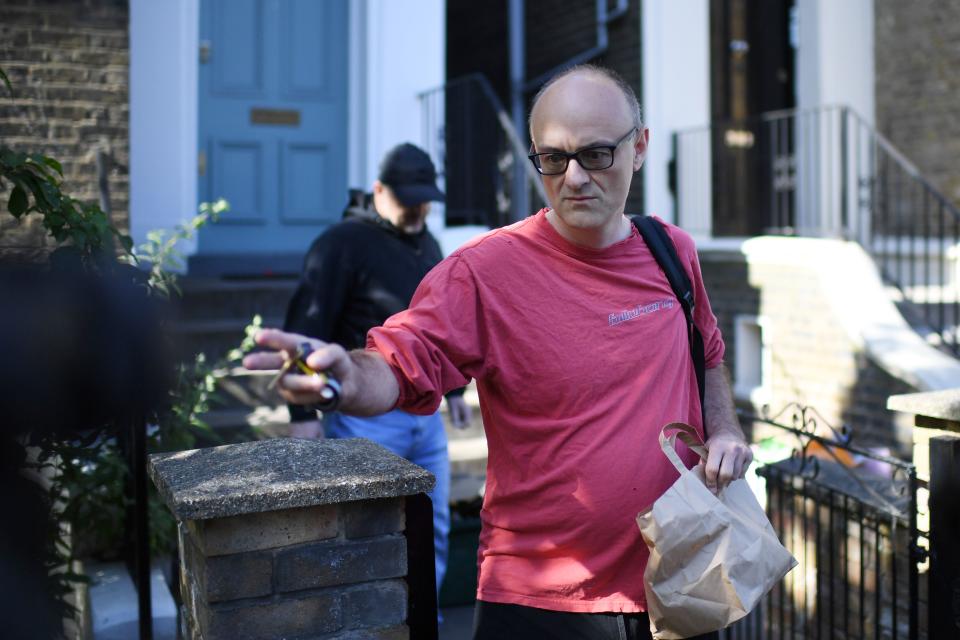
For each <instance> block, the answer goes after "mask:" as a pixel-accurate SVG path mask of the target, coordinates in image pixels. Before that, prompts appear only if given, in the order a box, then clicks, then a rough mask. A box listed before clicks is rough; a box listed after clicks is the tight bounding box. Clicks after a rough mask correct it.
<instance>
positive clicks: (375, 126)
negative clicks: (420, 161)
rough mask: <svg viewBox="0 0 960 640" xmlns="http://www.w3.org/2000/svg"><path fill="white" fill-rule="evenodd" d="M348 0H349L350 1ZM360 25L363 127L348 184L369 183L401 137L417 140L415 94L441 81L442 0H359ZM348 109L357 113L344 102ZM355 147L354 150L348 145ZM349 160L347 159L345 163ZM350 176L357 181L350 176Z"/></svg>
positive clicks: (443, 42)
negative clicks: (362, 17) (362, 18)
mask: <svg viewBox="0 0 960 640" xmlns="http://www.w3.org/2000/svg"><path fill="white" fill-rule="evenodd" d="M352 4H354V3H353V2H351V5H352ZM357 4H362V5H365V6H364V7H362V9H357V10H354V9H352V11H357V12H358V13H360V12H361V11H362V12H363V13H365V18H366V30H365V32H364V33H363V36H364V38H365V40H366V46H365V51H364V54H365V58H366V59H365V60H364V61H363V62H364V63H365V70H364V72H363V75H364V76H365V78H362V79H361V78H359V77H357V76H354V77H357V80H358V81H360V80H362V82H363V85H364V90H363V93H364V94H365V95H364V96H363V97H362V98H361V96H359V95H358V96H357V98H358V99H365V105H364V111H365V114H360V115H362V116H365V120H366V127H365V140H363V144H364V147H363V149H362V153H363V154H364V156H365V157H363V158H362V159H361V160H362V161H361V163H360V166H362V173H361V174H360V175H351V176H350V178H351V186H356V187H362V186H363V187H369V185H370V184H371V183H372V182H373V180H375V179H376V177H377V169H378V166H379V163H380V158H381V157H382V156H383V154H384V153H385V152H386V151H387V150H389V149H390V148H391V147H393V146H394V145H396V144H399V143H401V142H413V143H414V144H419V143H420V140H421V137H422V136H421V130H420V126H421V125H420V103H419V101H418V100H417V94H418V93H420V92H422V91H426V90H428V89H433V88H435V87H438V86H440V85H442V84H443V83H444V79H445V75H446V3H445V2H444V0H363V1H362V2H360V3H357ZM350 112H351V114H354V113H359V112H357V111H356V110H355V109H354V105H351V107H350ZM353 152H355V153H361V151H360V150H354V151H353ZM351 164H352V163H351ZM355 181H359V182H356V183H355Z"/></svg>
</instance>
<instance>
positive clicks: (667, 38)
mask: <svg viewBox="0 0 960 640" xmlns="http://www.w3.org/2000/svg"><path fill="white" fill-rule="evenodd" d="M642 25H643V34H642V42H643V74H642V75H643V96H642V102H643V119H644V122H645V123H646V125H647V126H648V127H649V128H650V148H649V150H648V152H647V160H646V165H645V169H644V180H645V206H646V211H645V212H637V213H655V214H657V215H659V216H661V217H662V218H664V219H666V220H671V221H672V220H673V198H672V196H671V195H670V190H669V187H668V185H667V166H668V163H669V162H670V156H671V142H670V138H671V133H672V132H674V131H676V130H679V129H688V128H691V127H703V126H706V125H708V124H709V123H710V6H709V0H670V1H669V2H664V0H644V1H643V19H642ZM707 157H709V155H708V156H707ZM702 179H704V180H706V181H709V173H707V174H706V176H705V178H702ZM703 187H704V189H705V193H709V192H710V188H709V184H705V185H703ZM703 206H704V205H703V204H702V203H701V205H700V208H702V207H703ZM705 206H706V207H707V208H706V210H705V211H702V212H701V215H705V216H706V220H709V219H710V210H709V206H710V200H709V198H707V199H706V204H705Z"/></svg>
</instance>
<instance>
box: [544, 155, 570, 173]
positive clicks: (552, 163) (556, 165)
mask: <svg viewBox="0 0 960 640" xmlns="http://www.w3.org/2000/svg"><path fill="white" fill-rule="evenodd" d="M537 157H538V158H540V171H541V172H543V173H544V174H546V175H550V174H553V173H563V172H564V171H566V170H567V156H565V155H563V154H562V153H541V154H540V155H539V156H537Z"/></svg>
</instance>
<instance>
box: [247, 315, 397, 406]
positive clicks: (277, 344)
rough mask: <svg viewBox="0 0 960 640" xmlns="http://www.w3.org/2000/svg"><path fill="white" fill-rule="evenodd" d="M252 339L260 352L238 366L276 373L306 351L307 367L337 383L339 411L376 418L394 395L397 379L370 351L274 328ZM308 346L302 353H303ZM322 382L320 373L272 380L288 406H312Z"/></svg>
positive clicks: (320, 397) (318, 398) (320, 392)
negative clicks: (353, 348) (330, 377)
mask: <svg viewBox="0 0 960 640" xmlns="http://www.w3.org/2000/svg"><path fill="white" fill-rule="evenodd" d="M254 341H255V342H256V343H257V345H258V346H260V347H265V350H264V351H258V352H256V353H251V354H248V355H247V356H246V357H245V358H244V359H243V366H244V367H246V368H247V369H251V370H255V371H256V370H261V371H262V370H279V369H281V368H283V366H284V364H285V363H287V362H288V361H290V360H291V359H293V358H295V357H296V356H297V354H298V352H301V351H305V350H310V351H311V352H310V354H309V355H308V356H307V358H306V363H307V366H309V367H310V368H312V369H313V370H314V371H318V372H323V373H325V374H327V375H330V376H333V377H334V378H336V379H337V381H338V382H339V383H340V410H341V411H343V412H344V413H348V414H351V415H376V414H379V413H384V412H386V411H389V410H390V409H392V408H393V406H394V404H395V403H396V401H397V396H398V395H399V391H400V390H399V386H398V385H397V380H396V378H395V377H394V375H393V372H392V371H391V370H390V367H389V366H388V365H387V363H386V361H384V359H383V358H382V357H381V356H380V355H379V354H377V353H374V352H369V351H360V350H358V351H352V352H347V351H346V350H345V349H344V348H343V347H341V346H340V345H338V344H331V343H327V342H322V341H320V340H317V339H316V338H309V337H307V336H302V335H299V334H296V333H287V332H286V331H280V330H278V329H261V330H260V331H258V332H257V334H256V335H255V336H254ZM304 347H307V349H304ZM325 386H326V379H325V377H324V376H322V375H302V374H299V373H294V372H292V371H291V372H290V373H287V374H285V375H282V376H281V377H280V379H279V380H278V381H277V389H278V390H279V392H280V395H281V396H283V399H284V400H286V401H287V402H290V403H292V404H304V405H310V404H317V403H321V402H323V401H324V400H325V399H326V398H325V397H324V395H323V390H324V387H325Z"/></svg>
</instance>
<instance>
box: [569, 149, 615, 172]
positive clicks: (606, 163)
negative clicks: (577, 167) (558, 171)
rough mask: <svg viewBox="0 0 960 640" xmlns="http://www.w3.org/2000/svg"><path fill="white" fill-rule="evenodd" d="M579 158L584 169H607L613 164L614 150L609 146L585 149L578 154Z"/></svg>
mask: <svg viewBox="0 0 960 640" xmlns="http://www.w3.org/2000/svg"><path fill="white" fill-rule="evenodd" d="M577 158H578V159H579V160H580V164H581V165H583V168H584V169H589V170H591V171H596V170H599V169H607V168H608V167H610V166H611V165H612V164H613V150H612V149H610V148H609V147H594V148H592V149H584V150H582V151H580V153H578V154H577Z"/></svg>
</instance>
